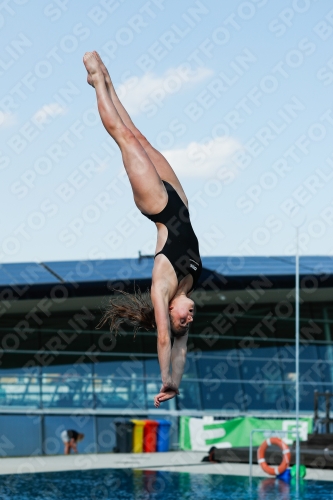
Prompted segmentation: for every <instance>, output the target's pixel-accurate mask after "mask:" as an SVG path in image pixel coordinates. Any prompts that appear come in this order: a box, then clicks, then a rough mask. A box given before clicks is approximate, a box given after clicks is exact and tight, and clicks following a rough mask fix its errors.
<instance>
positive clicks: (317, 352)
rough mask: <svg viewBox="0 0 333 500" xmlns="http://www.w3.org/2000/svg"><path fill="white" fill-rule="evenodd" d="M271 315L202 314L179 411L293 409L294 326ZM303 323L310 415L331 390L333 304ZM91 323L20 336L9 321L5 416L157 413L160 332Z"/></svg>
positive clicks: (67, 319)
mask: <svg viewBox="0 0 333 500" xmlns="http://www.w3.org/2000/svg"><path fill="white" fill-rule="evenodd" d="M274 308H275V304H264V305H260V306H253V307H252V308H251V311H248V312H247V313H245V314H242V315H241V316H237V315H233V316H228V317H227V316H224V315H223V313H221V311H222V309H220V308H218V307H216V306H208V307H205V308H203V310H201V311H200V312H197V314H196V318H195V322H194V324H193V327H192V328H191V332H190V335H189V342H188V355H187V361H186V366H185V370H184V375H183V381H182V384H181V388H180V396H179V397H178V398H177V401H176V409H177V410H179V411H182V412H186V411H190V412H193V411H196V412H207V411H208V412H218V413H226V414H228V413H230V412H231V413H235V412H240V413H244V412H253V411H254V412H258V411H263V412H267V411H270V412H283V413H286V412H292V411H293V410H294V403H295V401H294V399H295V389H294V386H295V384H294V382H295V344H294V337H295V333H294V329H295V327H294V318H293V316H291V317H281V314H280V315H279V316H276V315H274ZM286 312H287V311H286ZM92 316H93V317H94V319H92ZM301 316H302V321H301V346H300V384H301V402H300V404H301V407H300V409H301V411H305V412H311V411H312V410H313V398H314V391H315V390H318V391H319V392H325V391H326V390H328V391H330V392H332V390H333V347H332V341H331V339H332V335H333V334H332V328H333V305H332V303H329V302H327V303H325V302H322V303H306V304H304V305H303V306H302V310H301ZM95 318H96V315H95V314H94V313H91V312H89V313H84V312H77V313H74V314H71V315H67V316H66V314H65V313H63V314H61V316H60V317H55V316H53V315H52V317H50V318H49V319H47V320H44V321H43V325H42V326H41V327H40V328H36V329H34V330H31V331H27V330H25V331H24V332H23V331H20V333H18V329H17V325H18V324H19V322H20V321H23V320H20V319H19V318H17V317H16V318H12V319H10V318H8V319H5V318H3V321H2V326H1V348H2V351H1V366H0V405H1V407H2V408H3V407H6V408H17V407H22V408H24V407H28V408H36V409H38V408H39V409H55V408H58V409H59V408H67V409H68V408H76V409H77V408H85V409H87V408H95V409H112V410H117V409H119V410H126V409H133V410H134V409H137V410H141V411H148V410H152V409H153V408H154V406H153V396H154V394H156V393H157V392H158V390H159V387H160V384H161V381H160V371H159V365H158V360H157V355H156V333H155V332H139V333H137V335H136V336H135V338H134V335H133V332H131V331H127V332H126V331H124V332H122V333H121V334H118V335H117V336H116V337H113V336H111V335H110V333H109V332H108V331H100V330H96V329H94V325H95V324H96V321H95ZM265 318H266V319H265ZM69 324H71V325H72V328H69ZM219 329H220V331H219ZM223 330H225V332H223ZM171 408H172V409H173V410H174V409H175V407H174V403H173V405H172V407H171Z"/></svg>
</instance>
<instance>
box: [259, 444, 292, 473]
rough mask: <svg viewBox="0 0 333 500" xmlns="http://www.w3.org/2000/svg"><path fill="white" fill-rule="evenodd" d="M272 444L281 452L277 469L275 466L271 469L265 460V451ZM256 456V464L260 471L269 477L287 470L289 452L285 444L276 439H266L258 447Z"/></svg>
mask: <svg viewBox="0 0 333 500" xmlns="http://www.w3.org/2000/svg"><path fill="white" fill-rule="evenodd" d="M272 444H275V445H276V446H278V447H279V448H280V449H281V450H282V462H281V463H280V465H279V466H278V467H277V466H275V467H272V466H270V465H268V463H267V462H266V459H265V453H266V450H267V448H268V446H271V445H272ZM257 456H258V464H259V465H260V467H261V468H262V470H263V471H264V472H266V473H267V474H270V475H271V476H278V475H279V474H282V472H284V471H285V470H286V469H288V467H289V464H290V450H289V448H288V446H287V445H286V443H285V442H284V441H282V439H280V438H278V437H271V438H269V439H266V440H265V441H264V442H263V443H262V444H261V445H260V446H259V448H258V452H257Z"/></svg>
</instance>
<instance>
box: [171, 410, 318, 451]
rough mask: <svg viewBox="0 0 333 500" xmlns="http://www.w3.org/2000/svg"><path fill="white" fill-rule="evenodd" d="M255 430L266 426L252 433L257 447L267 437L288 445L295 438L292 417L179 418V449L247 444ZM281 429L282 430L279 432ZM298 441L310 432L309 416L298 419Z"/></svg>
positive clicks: (294, 422)
mask: <svg viewBox="0 0 333 500" xmlns="http://www.w3.org/2000/svg"><path fill="white" fill-rule="evenodd" d="M254 429H265V430H264V431H263V432H256V433H253V435H252V443H253V446H260V445H261V443H262V442H263V441H264V440H265V439H267V438H268V437H270V436H273V435H274V436H277V437H280V438H281V439H282V440H283V441H285V442H286V443H287V444H292V442H293V441H295V440H296V420H295V419H261V418H254V417H239V418H233V419H231V420H212V419H209V418H192V417H181V418H180V438H179V443H180V448H181V449H182V450H198V451H199V450H200V451H207V450H209V448H210V447H211V446H216V447H217V448H236V447H243V446H244V447H246V446H250V434H251V431H252V430H254ZM279 431H283V432H279ZM299 432H300V439H301V441H306V440H307V437H308V434H310V433H311V432H312V418H300V419H299Z"/></svg>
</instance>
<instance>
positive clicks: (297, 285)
mask: <svg viewBox="0 0 333 500" xmlns="http://www.w3.org/2000/svg"><path fill="white" fill-rule="evenodd" d="M298 229H299V228H298V227H297V228H296V262H295V281H296V283H295V358H296V359H295V364H296V367H295V368H296V381H295V382H296V384H295V385H296V387H295V393H296V394H295V405H296V408H295V410H296V493H297V498H298V490H299V467H300V452H299V249H298Z"/></svg>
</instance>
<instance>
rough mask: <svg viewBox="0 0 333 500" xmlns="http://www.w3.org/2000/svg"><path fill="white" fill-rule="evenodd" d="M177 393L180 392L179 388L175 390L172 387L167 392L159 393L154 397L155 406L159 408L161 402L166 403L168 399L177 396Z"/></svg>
mask: <svg viewBox="0 0 333 500" xmlns="http://www.w3.org/2000/svg"><path fill="white" fill-rule="evenodd" d="M177 394H179V391H178V389H177V391H173V390H171V389H169V390H168V391H165V392H162V391H161V392H160V393H159V394H157V395H156V396H155V397H154V405H155V407H156V408H159V406H160V404H161V403H164V402H165V401H168V400H169V399H172V398H174V397H175V396H177Z"/></svg>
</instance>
